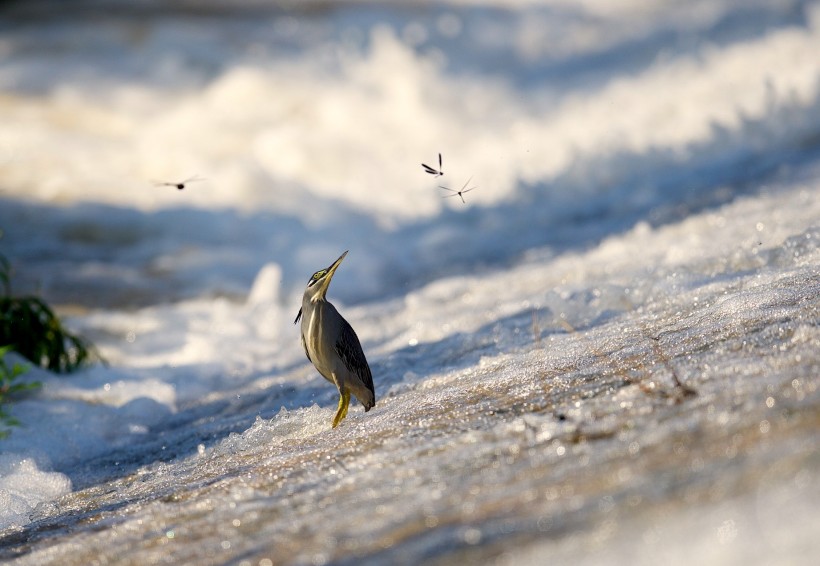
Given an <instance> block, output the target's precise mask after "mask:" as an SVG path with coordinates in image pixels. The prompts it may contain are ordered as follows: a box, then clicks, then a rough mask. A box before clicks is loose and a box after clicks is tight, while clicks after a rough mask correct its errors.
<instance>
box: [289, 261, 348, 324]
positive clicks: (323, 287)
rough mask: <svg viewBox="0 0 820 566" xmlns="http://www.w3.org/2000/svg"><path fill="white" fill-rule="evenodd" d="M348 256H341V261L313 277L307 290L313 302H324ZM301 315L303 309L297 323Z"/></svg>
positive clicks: (306, 292) (321, 270) (307, 294)
mask: <svg viewBox="0 0 820 566" xmlns="http://www.w3.org/2000/svg"><path fill="white" fill-rule="evenodd" d="M346 255H347V252H345V253H343V254H342V255H340V256H339V259H337V260H336V261H334V262H333V263H331V264H330V267H327V268H325V269H320V270H319V271H317V272H316V273H314V274H313V275H311V277H310V279H309V280H308V283H307V287H306V288H305V295H306V296H307V297H308V298H309V299H310V300H311V301H316V300H324V298H325V295H326V294H327V288H328V287H330V280H331V279H333V274H334V273H336V269H338V267H339V266H340V265H341V264H342V260H343V259H344V258H345V256H346ZM301 315H302V309H299V316H297V317H296V321H298V320H299V318H300V316H301ZM296 321H294V322H296Z"/></svg>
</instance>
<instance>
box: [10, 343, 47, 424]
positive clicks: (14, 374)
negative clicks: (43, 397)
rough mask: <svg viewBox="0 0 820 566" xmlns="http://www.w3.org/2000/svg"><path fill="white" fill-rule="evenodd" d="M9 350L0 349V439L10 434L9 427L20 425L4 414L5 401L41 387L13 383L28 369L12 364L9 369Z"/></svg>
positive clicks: (33, 384)
mask: <svg viewBox="0 0 820 566" xmlns="http://www.w3.org/2000/svg"><path fill="white" fill-rule="evenodd" d="M11 350H12V348H11V346H3V347H2V348H0V439H2V438H5V437H7V436H8V435H9V434H10V432H11V431H10V430H8V428H9V427H12V426H17V425H19V424H20V422H19V421H18V420H17V419H15V418H14V417H12V416H11V415H9V414H8V413H6V411H5V410H4V409H3V405H4V404H5V403H6V401H7V399H8V398H9V397H10V396H12V395H14V394H19V393H22V392H25V391H31V390H33V389H37V388H39V387H40V385H41V384H40V382H39V381H34V382H31V383H15V381H17V378H18V377H20V376H21V375H22V374H24V373H26V371H28V368H27V367H26V366H23V365H21V364H14V365H13V366H12V367H9V365H8V364H7V363H6V354H7V353H9V352H10V351H11Z"/></svg>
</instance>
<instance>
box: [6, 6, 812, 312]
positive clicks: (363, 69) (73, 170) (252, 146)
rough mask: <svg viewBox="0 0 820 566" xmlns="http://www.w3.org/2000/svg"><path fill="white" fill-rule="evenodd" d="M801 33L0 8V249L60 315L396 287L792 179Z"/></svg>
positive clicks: (288, 12) (803, 54) (611, 22)
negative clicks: (266, 278) (322, 284)
mask: <svg viewBox="0 0 820 566" xmlns="http://www.w3.org/2000/svg"><path fill="white" fill-rule="evenodd" d="M818 52H820V8H818V5H817V3H816V2H809V1H801V0H777V1H771V0H695V1H693V2H687V3H685V4H681V3H680V2H675V1H672V0H669V1H665V0H658V1H653V2H646V1H642V0H578V1H570V0H540V1H539V0H507V1H504V0H475V1H466V0H463V1H462V0H454V1H451V2H416V1H414V2H383V3H379V2H358V1H348V2H324V1H311V0H301V1H293V2H263V1H240V2H216V1H202V2H194V1H151V0H142V1H140V0H132V1H124V0H123V1H120V0H97V1H84V0H76V1H71V2H43V1H36V2H24V1H19V2H18V1H5V2H2V3H0V124H2V127H0V229H2V230H3V237H2V239H0V250H1V251H2V252H3V253H4V254H5V255H6V256H7V257H8V258H9V259H10V260H11V261H12V264H13V267H14V270H15V280H14V281H15V283H14V286H15V289H16V290H17V291H18V292H28V291H39V292H40V293H41V294H43V295H44V296H45V298H46V299H48V300H50V301H52V302H55V303H57V304H59V305H62V306H63V307H71V308H73V309H77V308H79V309H80V310H82V309H86V308H88V307H116V308H128V309H131V308H135V307H139V306H146V305H150V304H156V303H164V302H169V301H177V300H180V299H185V298H191V297H197V296H225V297H229V298H244V297H245V296H246V294H247V293H248V292H249V290H250V288H251V286H252V283H253V280H254V277H255V276H256V275H257V273H259V271H260V270H261V268H262V267H263V266H264V265H265V264H266V263H268V262H273V263H275V264H276V265H277V266H278V267H279V268H280V273H279V275H280V281H281V288H279V289H278V290H277V292H278V293H279V295H277V296H278V297H279V299H280V300H281V302H282V303H283V304H286V303H287V304H296V302H298V297H299V294H300V292H301V288H302V286H303V284H304V280H305V278H306V277H307V276H308V275H309V274H310V273H312V272H313V271H315V269H317V268H318V267H322V266H325V265H326V264H327V263H328V262H329V259H328V258H330V259H332V258H335V257H337V256H338V255H339V253H341V251H343V250H344V249H353V250H354V252H353V253H351V255H350V257H349V258H348V260H347V261H346V265H345V267H346V269H349V270H351V271H352V272H354V273H355V276H354V277H350V278H347V279H346V280H345V279H344V278H343V279H342V280H340V281H338V282H337V283H334V290H335V292H336V293H338V295H339V296H340V297H341V298H342V299H343V300H344V301H346V302H350V303H356V302H360V301H364V300H372V299H374V298H378V297H384V296H390V295H393V294H402V293H406V292H407V291H409V290H412V289H414V288H417V287H418V286H419V285H421V284H424V283H425V282H429V281H432V280H435V279H436V278H439V277H442V276H446V275H448V274H453V273H459V272H463V271H464V270H467V271H471V272H473V271H476V270H479V271H480V270H482V269H485V268H494V267H500V266H501V267H503V266H509V265H511V264H513V263H515V262H516V261H519V260H521V259H522V258H548V257H552V256H554V255H555V254H557V253H560V252H562V251H564V250H568V249H585V248H587V247H589V246H590V245H594V244H595V243H596V242H598V241H600V240H601V239H602V238H604V237H606V236H608V235H611V234H615V233H620V232H622V231H624V230H626V229H629V228H630V227H632V226H633V225H635V224H636V223H638V222H641V221H645V222H648V223H649V224H650V225H654V226H657V225H661V224H663V223H666V222H670V221H676V220H679V219H681V218H684V217H686V216H687V215H689V214H692V213H693V212H696V211H699V210H703V209H705V208H709V207H714V206H717V205H720V204H722V203H725V202H728V201H731V200H732V199H734V198H735V197H736V196H738V195H739V194H744V193H748V192H755V191H758V190H759V189H760V187H761V186H765V185H767V184H771V183H777V182H781V181H784V180H789V179H794V178H797V177H800V176H804V177H807V178H810V177H812V176H815V175H816V173H817V165H816V160H817V153H818V147H820V111H818V110H820V106H818V86H819V85H820V82H818V79H820V58H818V57H817V55H816V54H817V53H818ZM439 153H441V154H442V156H443V167H442V170H443V172H444V176H442V177H438V178H434V177H433V176H432V175H428V174H426V173H425V171H424V170H423V169H422V167H421V163H427V164H430V165H436V164H437V159H438V158H437V156H438V154H439ZM194 176H196V177H197V180H196V181H194V182H191V183H189V184H188V185H187V186H186V188H185V189H184V190H177V189H175V188H174V187H172V186H161V185H160V186H158V185H157V184H156V183H158V182H171V183H178V182H180V181H183V180H186V179H188V178H190V177H194ZM468 181H469V183H470V185H471V186H476V188H475V189H474V190H473V191H471V192H470V193H469V194H467V195H466V196H467V197H468V198H467V199H466V200H467V203H466V205H465V204H464V203H462V202H461V200H460V199H459V198H450V199H443V198H441V197H442V196H443V195H445V194H447V193H446V192H445V191H444V190H443V189H440V188H439V185H444V186H447V187H450V188H455V189H458V188H461V187H462V186H464V185H465V183H467V182H468ZM294 301H295V302H294Z"/></svg>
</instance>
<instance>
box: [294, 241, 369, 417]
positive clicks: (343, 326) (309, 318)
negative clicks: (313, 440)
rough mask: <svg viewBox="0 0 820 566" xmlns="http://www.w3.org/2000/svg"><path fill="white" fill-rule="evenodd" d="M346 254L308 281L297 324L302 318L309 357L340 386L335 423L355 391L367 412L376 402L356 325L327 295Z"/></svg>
mask: <svg viewBox="0 0 820 566" xmlns="http://www.w3.org/2000/svg"><path fill="white" fill-rule="evenodd" d="M346 255H347V252H345V253H343V254H342V255H341V256H340V257H339V259H337V260H336V261H335V262H333V264H331V266H330V267H328V268H327V269H320V270H319V271H317V272H316V273H314V274H313V276H312V277H311V278H310V280H309V281H308V285H307V287H306V288H305V293H304V295H303V296H302V307H301V308H300V309H299V314H297V315H296V320H294V321H293V323H294V324H296V323H297V322H299V320H300V319H301V321H302V325H301V341H302V347H303V348H304V349H305V355H306V356H307V359H308V360H310V362H311V363H312V364H313V365H314V366H315V367H316V369H317V370H318V371H319V373H320V374H321V375H322V376H323V377H324V378H325V379H327V380H328V381H330V382H331V383H333V384H334V385H336V387H337V389H338V390H339V408H338V410H337V411H336V414H335V415H334V417H333V427H334V428H335V427H336V426H338V425H339V423H340V422H341V421H342V419H344V418H345V416H346V415H347V409H348V405H349V403H350V394H351V393H352V394H353V395H354V396H355V397H356V399H358V400H359V401H360V402H361V404H362V405H363V406H364V410H365V412H367V411H369V410H370V409H371V408H373V406H374V405H375V404H376V392H375V390H374V388H373V376H372V374H371V373H370V366H369V365H368V364H367V358H365V356H364V351H362V345H361V343H360V342H359V338H358V336H356V332H355V331H354V330H353V327H351V326H350V324H349V323H348V322H347V321H346V320H345V319H344V318H343V317H342V315H340V314H339V311H337V310H336V307H334V306H333V305H332V304H331V303H330V302H328V301H327V299H326V298H325V296H326V294H327V288H328V286H329V285H330V280H331V279H332V278H333V274H334V273H335V272H336V269H337V268H338V267H339V265H340V264H341V263H342V260H343V259H344V258H345V256H346Z"/></svg>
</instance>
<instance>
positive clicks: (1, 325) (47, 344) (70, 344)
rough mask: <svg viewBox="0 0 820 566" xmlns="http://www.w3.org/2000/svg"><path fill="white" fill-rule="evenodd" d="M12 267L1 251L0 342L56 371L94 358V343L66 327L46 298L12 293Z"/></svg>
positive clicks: (79, 364) (67, 370)
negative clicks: (10, 274)
mask: <svg viewBox="0 0 820 566" xmlns="http://www.w3.org/2000/svg"><path fill="white" fill-rule="evenodd" d="M9 271H10V269H9V262H8V260H6V258H4V257H3V256H2V255H0V283H2V285H3V294H2V296H0V344H7V345H8V346H10V347H11V349H12V350H14V351H15V352H17V353H19V354H20V355H22V356H24V357H26V358H27V359H29V360H30V361H31V362H32V363H34V364H37V365H38V366H40V367H43V368H46V369H49V370H51V371H54V372H57V373H67V372H71V371H74V370H76V369H79V368H80V367H81V366H82V365H83V364H85V363H86V362H89V361H91V359H92V357H94V356H93V355H92V348H91V346H90V345H89V344H87V343H86V342H85V341H84V340H83V339H82V338H80V337H79V336H75V335H73V334H71V333H70V332H69V331H68V330H66V329H65V328H64V327H63V325H62V323H61V322H60V319H59V318H57V315H55V314H54V312H53V311H52V310H51V308H49V306H48V305H47V304H46V303H45V302H43V301H42V300H41V299H39V298H37V297H33V296H28V297H13V296H12V295H11V285H10V276H9Z"/></svg>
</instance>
